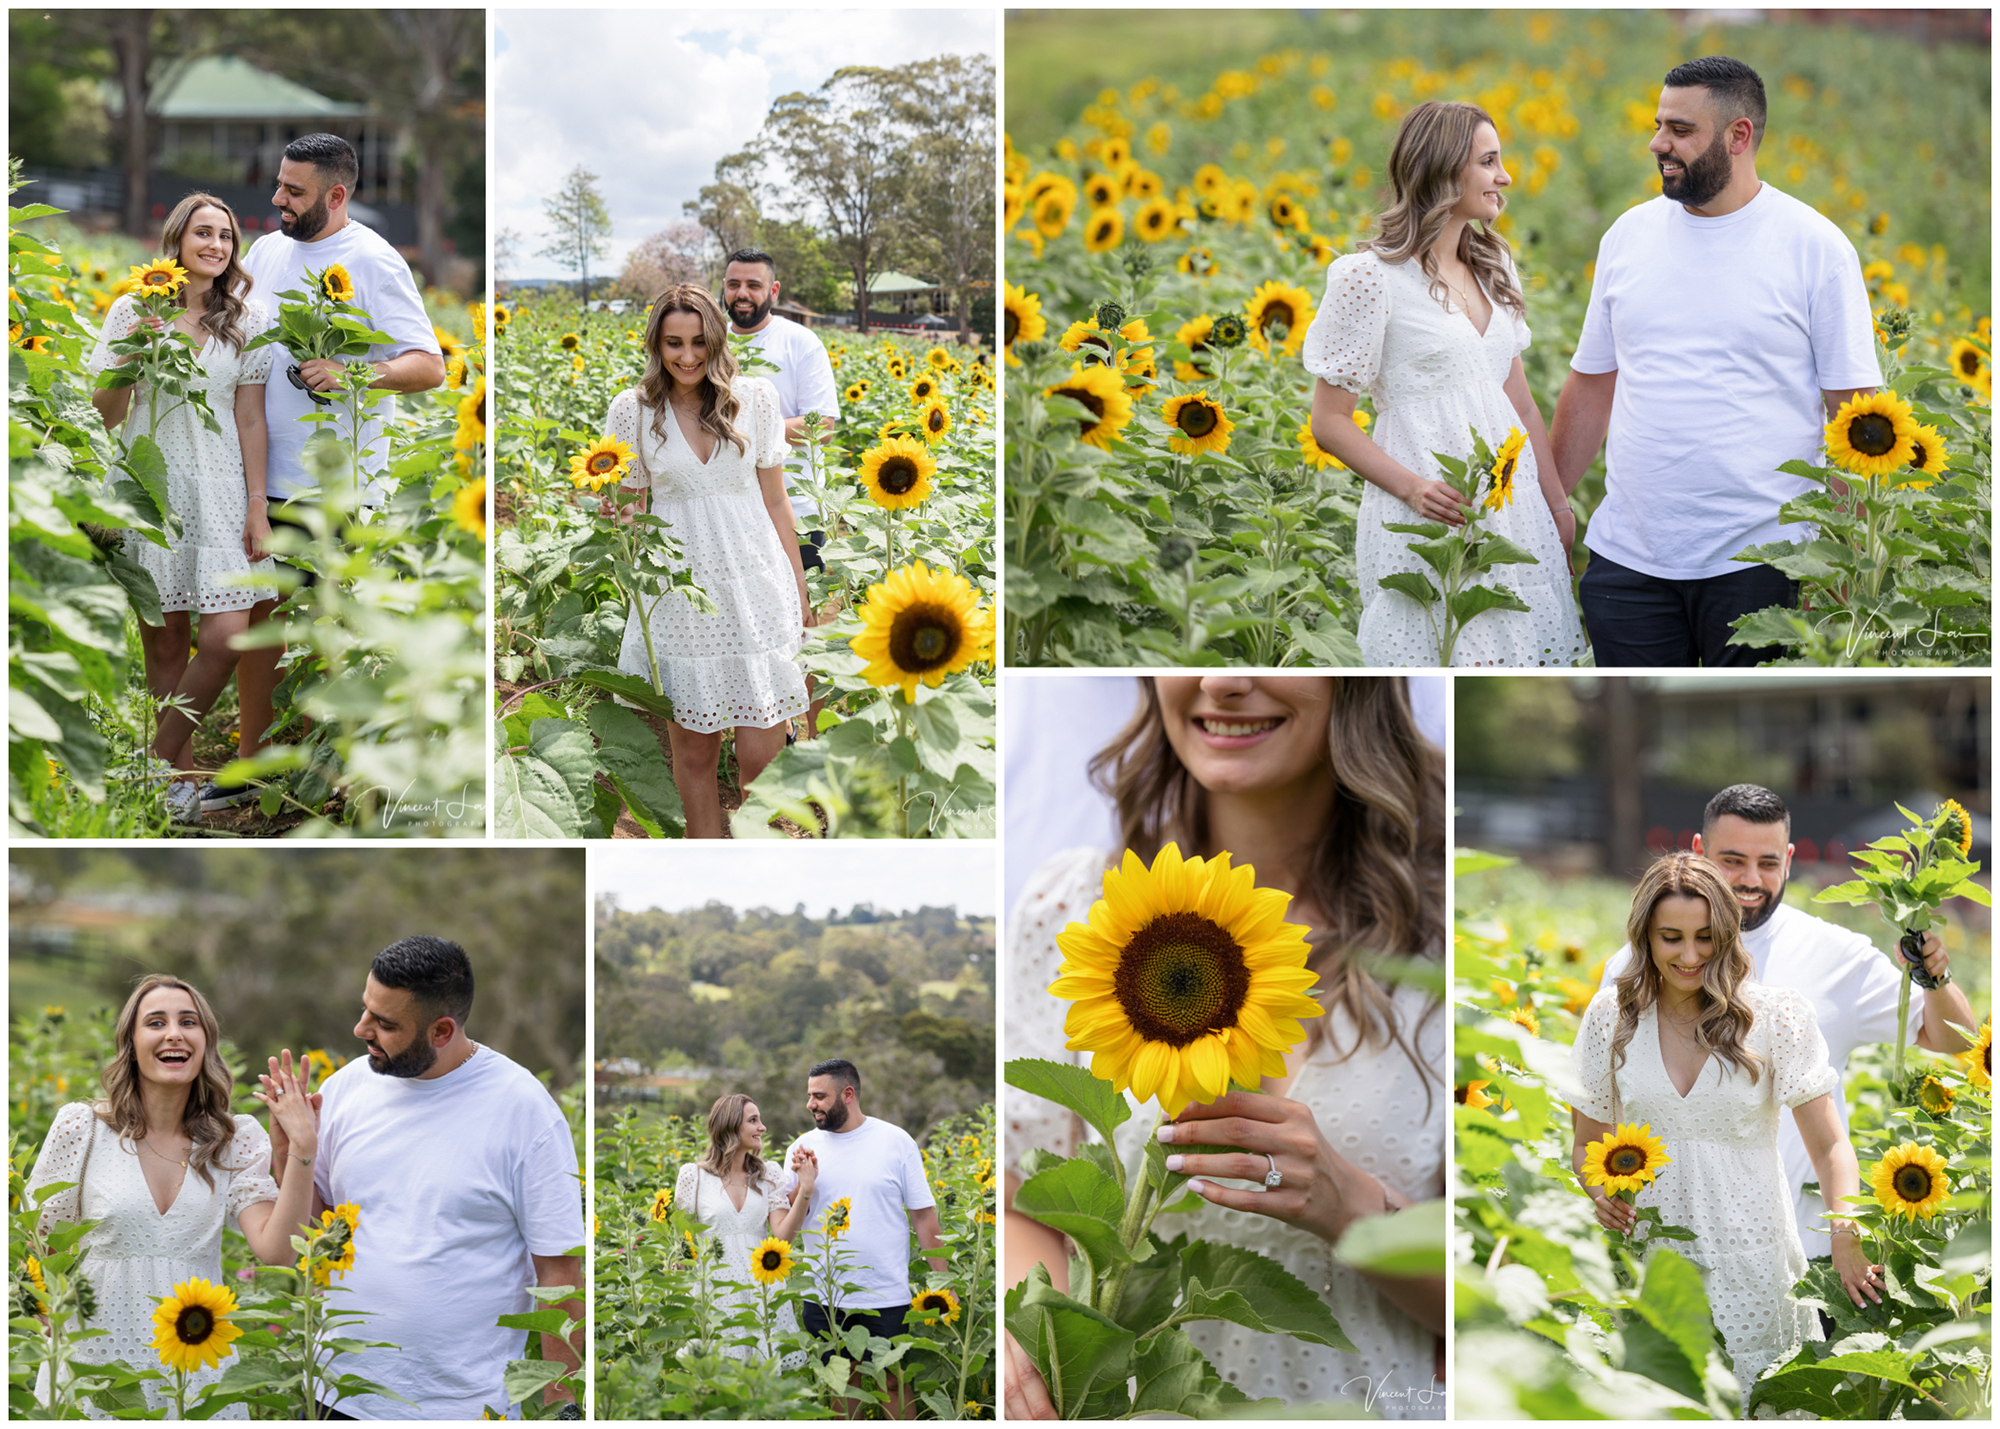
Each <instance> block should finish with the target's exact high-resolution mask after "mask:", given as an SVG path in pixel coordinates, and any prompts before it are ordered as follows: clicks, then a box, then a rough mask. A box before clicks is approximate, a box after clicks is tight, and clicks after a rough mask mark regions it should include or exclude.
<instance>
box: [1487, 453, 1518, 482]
mask: <svg viewBox="0 0 2000 1429" xmlns="http://www.w3.org/2000/svg"><path fill="white" fill-rule="evenodd" d="M1520 460H1521V459H1520V458H1519V457H1517V456H1510V457H1508V458H1507V459H1506V460H1505V461H1503V462H1501V463H1500V469H1499V470H1498V471H1496V472H1494V473H1493V479H1494V480H1495V481H1496V482H1498V483H1499V484H1500V485H1502V486H1511V485H1513V483H1514V468H1515V466H1517V465H1518V464H1519V463H1520Z"/></svg>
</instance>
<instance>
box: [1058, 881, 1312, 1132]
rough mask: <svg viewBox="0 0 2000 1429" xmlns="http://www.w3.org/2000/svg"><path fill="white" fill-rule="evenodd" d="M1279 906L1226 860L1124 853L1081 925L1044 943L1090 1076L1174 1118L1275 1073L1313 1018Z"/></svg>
mask: <svg viewBox="0 0 2000 1429" xmlns="http://www.w3.org/2000/svg"><path fill="white" fill-rule="evenodd" d="M1290 902H1291V898H1290V895H1288V894H1284V893H1280V892H1278V891H1277V890H1276V889H1269V888H1259V887H1257V876H1256V872H1255V870H1254V869H1252V868H1251V867H1250V865H1248V864H1244V865H1242V866H1241V867H1234V868H1232V867H1231V866H1230V855H1229V854H1227V853H1221V854H1218V855H1216V856H1215V857H1214V858H1211V859H1203V858H1190V859H1183V858H1182V857H1181V851H1180V847H1179V845H1177V844H1171V843H1170V844H1168V845H1167V846H1166V847H1165V848H1163V849H1161V850H1160V853H1159V856H1158V857H1157V858H1155V859H1154V860H1153V863H1152V866H1151V867H1150V868H1149V867H1147V866H1146V865H1145V864H1144V863H1142V862H1141V861H1140V859H1139V856H1138V855H1137V854H1135V853H1132V852H1130V851H1129V850H1128V851H1127V853H1126V855H1125V862H1124V864H1123V865H1122V866H1121V867H1120V868H1118V869H1115V870H1113V871H1112V872H1110V873H1107V874H1105V875H1104V896H1103V897H1102V898H1100V899H1098V900H1097V901H1096V902H1095V903H1093V904H1092V905H1091V907H1090V913H1089V921H1088V922H1087V923H1071V924H1070V925H1069V926H1068V927H1067V928H1065V929H1064V930H1063V931H1062V933H1061V934H1060V935H1059V936H1058V937H1057V939H1056V943H1057V946H1058V947H1060V948H1061V949H1062V952H1063V963H1062V966H1061V967H1060V968H1059V969H1057V977H1056V980H1055V981H1054V982H1053V983H1051V984H1050V985H1049V991H1050V992H1051V993H1052V994H1054V995H1055V996H1056V997H1060V998H1064V999H1066V1000H1067V1001H1069V1002H1071V1003H1072V1004H1074V1005H1073V1006H1072V1007H1071V1008H1070V1010H1069V1015H1068V1017H1067V1018H1066V1019H1065V1020H1064V1023H1063V1030H1064V1031H1065V1032H1066V1033H1068V1034H1069V1042H1068V1043H1067V1046H1068V1047H1069V1049H1070V1050H1071V1051H1073V1052H1082V1051H1087V1052H1089V1053H1090V1054H1091V1062H1090V1070H1091V1074H1092V1075H1093V1076H1096V1077H1100V1078H1102V1079H1104V1080H1105V1081H1108V1082H1110V1083H1111V1084H1112V1086H1113V1087H1114V1088H1115V1089H1116V1090H1118V1091H1124V1090H1126V1089H1127V1088H1128V1087H1129V1088H1130V1089H1131V1091H1132V1094H1133V1095H1134V1096H1136V1097H1138V1098H1139V1099H1140V1100H1141V1101H1148V1100H1151V1099H1152V1098H1154V1097H1158V1098H1159V1101H1160V1108H1161V1110H1162V1111H1163V1112H1164V1113H1165V1114H1166V1115H1168V1116H1176V1115H1178V1114H1179V1113H1180V1111H1181V1110H1182V1108H1184V1107H1186V1106H1187V1105H1188V1103H1190V1102H1192V1101H1197V1100H1199V1101H1213V1100H1214V1099H1215V1098H1216V1097H1219V1096H1221V1095H1222V1094H1223V1092H1225V1091H1227V1090H1228V1088H1229V1082H1230V1079H1231V1078H1232V1077H1234V1078H1235V1079H1236V1080H1237V1081H1239V1082H1242V1083H1244V1084H1245V1085H1248V1086H1254V1085H1256V1083H1257V1082H1258V1080H1259V1079H1260V1078H1262V1077H1266V1076H1282V1075H1283V1074H1284V1065H1285V1053H1286V1052H1287V1051H1289V1050H1290V1049H1291V1048H1293V1047H1294V1046H1296V1045H1298V1044H1299V1043H1300V1042H1302V1041H1304V1040H1305V1032H1304V1030H1303V1029H1302V1028H1301V1027H1300V1026H1299V1019H1301V1018H1306V1017H1319V1016H1321V1015H1322V1014H1323V1012H1324V1009H1323V1008H1321V1007H1320V1005H1319V1004H1318V1003H1317V1002H1315V1001H1314V1000H1313V999H1312V998H1311V997H1309V996H1308V995H1307V991H1308V989H1310V988H1311V987H1312V986H1313V984H1314V982H1315V981H1316V980H1317V979H1316V978H1315V976H1314V974H1313V972H1312V971H1311V969H1309V968H1308V967H1307V966H1306V957H1307V954H1308V951H1309V950H1308V948H1307V945H1306V930H1305V929H1304V928H1302V927H1300V926H1298V925H1297V924H1294V923H1287V922H1286V921H1285V909H1286V907H1287V906H1288V905H1289V904H1290Z"/></svg>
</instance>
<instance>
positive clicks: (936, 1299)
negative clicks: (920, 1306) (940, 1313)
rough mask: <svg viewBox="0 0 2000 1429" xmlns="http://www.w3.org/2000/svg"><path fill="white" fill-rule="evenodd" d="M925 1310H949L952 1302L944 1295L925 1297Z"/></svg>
mask: <svg viewBox="0 0 2000 1429" xmlns="http://www.w3.org/2000/svg"><path fill="white" fill-rule="evenodd" d="M924 1308H925V1309H926V1310H949V1309H950V1308H951V1302H950V1301H949V1300H947V1299H945V1298H944V1296H942V1295H926V1296H924Z"/></svg>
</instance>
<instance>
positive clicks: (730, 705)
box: [604, 283, 807, 838]
mask: <svg viewBox="0 0 2000 1429" xmlns="http://www.w3.org/2000/svg"><path fill="white" fill-rule="evenodd" d="M604 429H605V430H606V431H607V432H609V433H610V434H611V435H612V436H615V437H617V438H618V439H619V440H621V441H623V442H624V443H625V444H626V445H627V446H629V447H631V448H632V450H633V451H634V452H635V453H637V455H638V460H637V462H636V463H635V468H636V469H635V470H634V472H633V473H632V474H631V475H630V476H628V477H627V478H626V479H625V483H624V484H625V485H626V486H628V487H634V488H647V489H650V491H651V493H652V512H653V514H654V515H655V516H659V517H662V518H663V519H665V521H666V522H667V525H668V527H669V528H670V529H671V531H672V533H673V535H674V538H675V539H676V540H678V541H679V542H680V546H681V553H682V555H683V556H684V557H685V558H686V562H687V564H688V565H689V566H690V567H692V569H693V572H694V578H695V583H696V584H698V585H699V586H700V587H701V588H702V589H703V590H704V591H706V592H707V593H708V596H709V598H710V599H712V600H713V601H714V602H715V604H716V613H715V614H714V615H703V614H700V613H699V612H697V611H696V610H695V608H694V606H693V605H692V604H691V603H690V602H689V601H688V599H687V598H686V597H685V596H684V595H682V594H681V593H680V592H678V591H676V592H674V593H672V594H671V595H668V596H667V597H666V598H665V599H663V600H661V601H660V603H659V605H658V606H657V607H656V608H655V609H654V611H653V617H652V622H651V638H652V657H651V658H649V657H648V655H647V650H646V635H645V634H643V633H642V632H641V629H640V618H639V612H638V611H636V610H634V611H632V612H631V614H630V615H629V616H628V618H627V620H626V624H625V644H624V648H623V649H622V650H621V651H620V653H619V656H618V667H619V668H620V669H621V670H624V671H625V672H626V673H628V674H633V675H637V676H639V677H640V678H641V679H650V678H651V675H652V669H653V664H654V661H655V660H657V661H658V664H659V671H660V680H661V684H662V686H663V687H664V689H665V691H666V694H667V696H668V698H670V699H671V700H672V701H673V702H674V717H673V720H672V721H671V723H670V724H669V726H668V753H669V756H670V758H671V760H672V763H673V768H674V785H675V787H676V788H678V789H679V790H680V795H681V804H682V807H683V808H684V809H685V810H686V813H687V832H688V837H689V838H721V837H722V795H721V790H720V789H719V788H718V787H717V785H716V769H717V767H718V765H719V763H720V760H721V756H722V732H723V731H724V730H726V729H731V728H733V729H734V730H735V731H736V766H737V770H738V773H739V775H740V781H741V786H742V787H744V788H748V787H749V786H750V784H751V783H752V782H753V781H754V780H755V779H756V778H757V776H758V775H759V774H761V773H762V772H763V771H764V766H765V765H767V764H769V763H770V762H771V761H772V760H773V759H774V758H776V757H777V754H778V751H779V750H781V749H783V748H784V747H785V732H786V729H787V728H788V727H789V725H790V724H791V721H792V718H793V717H794V716H795V715H800V714H803V713H804V712H805V709H806V704H807V697H806V682H805V674H804V672H803V671H801V670H800V669H799V666H798V661H797V655H798V648H799V640H800V635H801V632H802V631H803V630H804V628H805V624H806V576H805V567H804V565H803V563H802V562H801V560H800V556H799V541H798V534H797V532H796V531H795V529H794V528H793V525H792V506H791V502H790V501H789V500H788V499H787V497H786V495H785V450H786V448H785V421H784V417H783V415H782V414H781V413H780V411H779V408H778V393H777V389H776V388H774V387H773V386H772V385H771V384H770V383H769V382H766V381H764V379H762V378H761V377H741V376H738V375H737V371H736V359H735V357H734V356H733V355H732V354H731V353H730V351H729V337H728V325H727V324H726V323H725V322H724V321H723V317H722V309H721V308H719V307H717V306H716V302H715V299H714V298H712V297H710V296H709V295H708V290H707V289H706V288H703V287H701V286H699V285H697V284H693V283H683V284H680V285H679V286H677V287H672V288H669V289H667V291H666V292H664V293H662V294H661V295H660V298H659V301H657V302H656V303H654V304H653V315H652V317H651V319H650V320H649V321H648V322H647V324H646V375H645V376H644V377H643V378H642V379H641V380H640V383H639V385H638V386H637V387H634V388H629V389H627V390H626V391H623V392H620V393H619V394H618V395H617V397H615V398H613V399H612V403H611V412H610V415H608V416H607V417H606V418H605V419H604Z"/></svg>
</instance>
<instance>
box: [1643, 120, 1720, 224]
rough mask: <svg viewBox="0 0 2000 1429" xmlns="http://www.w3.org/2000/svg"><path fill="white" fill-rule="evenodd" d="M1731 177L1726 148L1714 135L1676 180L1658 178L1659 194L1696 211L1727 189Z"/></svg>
mask: <svg viewBox="0 0 2000 1429" xmlns="http://www.w3.org/2000/svg"><path fill="white" fill-rule="evenodd" d="M1655 167H1657V164H1656V165H1655ZM1731 176H1732V175H1731V171H1730V165H1729V145H1728V143H1727V141H1726V139H1725V138H1724V136H1723V135H1722V134H1719V133H1718V134H1717V135H1716V136H1715V142H1714V143H1713V144H1710V145H1709V146H1708V148H1707V150H1706V151H1705V152H1703V153H1702V154H1700V155H1698V156H1697V157H1696V158H1695V160H1694V162H1693V163H1691V164H1688V165H1687V166H1686V167H1685V168H1683V169H1682V170H1681V173H1680V177H1679V178H1677V179H1670V178H1668V177H1667V176H1666V175H1665V174H1662V175H1660V192H1661V193H1663V194H1665V195H1666V196H1667V197H1668V198H1670V199H1672V200H1673V201H1674V202H1675V203H1679V204H1685V205H1687V206H1688V207H1689V208H1700V207H1701V206H1702V205H1703V204H1706V203H1708V202H1709V201H1710V200H1712V199H1713V198H1714V197H1715V196H1716V195H1717V194H1719V193H1721V192H1722V191H1723V190H1724V189H1726V188H1728V187H1729V180H1730V178H1731Z"/></svg>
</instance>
